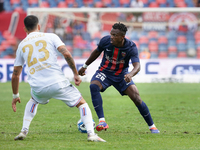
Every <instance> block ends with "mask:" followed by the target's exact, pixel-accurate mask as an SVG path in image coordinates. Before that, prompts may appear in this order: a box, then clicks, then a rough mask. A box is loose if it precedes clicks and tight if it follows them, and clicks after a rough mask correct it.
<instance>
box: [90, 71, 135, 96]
mask: <svg viewBox="0 0 200 150" xmlns="http://www.w3.org/2000/svg"><path fill="white" fill-rule="evenodd" d="M114 78H115V77H114V75H110V74H108V73H103V72H101V71H99V70H97V71H96V73H95V74H94V75H93V77H92V79H91V81H93V80H98V81H99V82H100V83H101V85H102V86H103V89H102V90H101V92H104V91H105V90H106V89H107V88H108V87H109V86H111V85H112V86H114V87H115V89H117V90H118V92H119V93H120V94H121V95H126V94H125V93H124V91H125V90H126V89H127V88H128V87H129V86H130V85H132V84H134V82H133V81H132V80H131V82H129V83H127V82H126V81H125V80H124V76H122V77H121V78H119V79H118V80H117V81H116V80H113V79H114ZM115 79H116V78H115Z"/></svg>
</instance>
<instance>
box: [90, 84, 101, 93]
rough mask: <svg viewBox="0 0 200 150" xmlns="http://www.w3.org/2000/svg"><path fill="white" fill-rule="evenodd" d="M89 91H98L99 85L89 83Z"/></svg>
mask: <svg viewBox="0 0 200 150" xmlns="http://www.w3.org/2000/svg"><path fill="white" fill-rule="evenodd" d="M90 91H91V92H92V93H95V92H99V91H100V88H99V86H98V85H96V84H90Z"/></svg>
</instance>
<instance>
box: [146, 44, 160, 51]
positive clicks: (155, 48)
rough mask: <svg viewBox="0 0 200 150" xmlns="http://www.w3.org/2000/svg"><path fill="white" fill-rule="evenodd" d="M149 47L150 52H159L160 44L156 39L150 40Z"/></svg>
mask: <svg viewBox="0 0 200 150" xmlns="http://www.w3.org/2000/svg"><path fill="white" fill-rule="evenodd" d="M148 48H149V51H150V52H158V44H157V42H155V41H151V42H149V45H148Z"/></svg>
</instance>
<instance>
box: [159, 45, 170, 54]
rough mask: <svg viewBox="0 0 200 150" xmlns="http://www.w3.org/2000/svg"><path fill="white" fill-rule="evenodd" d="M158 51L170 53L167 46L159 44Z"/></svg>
mask: <svg viewBox="0 0 200 150" xmlns="http://www.w3.org/2000/svg"><path fill="white" fill-rule="evenodd" d="M158 50H159V51H160V52H167V51H168V45H167V44H158Z"/></svg>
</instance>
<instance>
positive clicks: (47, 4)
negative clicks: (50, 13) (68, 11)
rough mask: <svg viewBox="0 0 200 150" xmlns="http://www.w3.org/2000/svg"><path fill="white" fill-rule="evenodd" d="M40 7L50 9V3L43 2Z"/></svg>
mask: <svg viewBox="0 0 200 150" xmlns="http://www.w3.org/2000/svg"><path fill="white" fill-rule="evenodd" d="M40 7H41V8H49V3H48V2H46V1H42V2H41V4H40Z"/></svg>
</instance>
